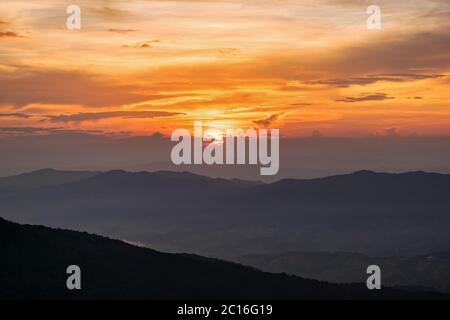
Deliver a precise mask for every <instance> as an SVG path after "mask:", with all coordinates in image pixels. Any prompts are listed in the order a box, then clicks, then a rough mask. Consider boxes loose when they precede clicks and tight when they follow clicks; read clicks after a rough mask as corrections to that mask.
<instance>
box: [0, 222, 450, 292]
mask: <svg viewBox="0 0 450 320" xmlns="http://www.w3.org/2000/svg"><path fill="white" fill-rule="evenodd" d="M0 261H1V264H0V298H2V299H23V298H32V299H48V298H67V299H77V298H88V299H90V298H101V299H104V298H114V299H128V298H137V299H175V298H177V299H197V298H208V299H214V298H217V299H226V298H233V299H241V298H245V299H266V298H272V299H280V298H287V299H318V298H323V299H380V298H386V299H404V298H411V299H429V298H445V296H442V295H439V294H429V293H428V294H421V293H417V294H416V293H408V292H402V291H397V290H393V289H389V288H385V289H383V290H381V291H376V292H374V291H368V290H367V289H366V288H365V286H363V285H331V284H327V283H321V282H318V281H313V280H305V279H301V278H297V277H293V276H287V275H280V274H278V275H277V274H270V273H263V272H260V271H258V270H255V269H252V268H248V267H244V266H240V265H236V264H232V263H228V262H224V261H219V260H212V259H206V258H200V257H195V256H189V255H174V254H164V253H160V252H157V251H153V250H149V249H144V248H139V247H134V246H131V245H128V244H125V243H123V242H120V241H116V240H110V239H107V238H103V237H99V236H95V235H90V234H87V233H80V232H73V231H62V230H53V229H49V228H46V227H39V226H29V225H18V224H14V223H11V222H8V221H6V220H3V219H0ZM72 264H76V265H79V266H80V267H81V270H82V290H81V291H69V290H67V289H66V287H65V283H66V277H67V275H66V274H65V270H66V268H67V266H69V265H72Z"/></svg>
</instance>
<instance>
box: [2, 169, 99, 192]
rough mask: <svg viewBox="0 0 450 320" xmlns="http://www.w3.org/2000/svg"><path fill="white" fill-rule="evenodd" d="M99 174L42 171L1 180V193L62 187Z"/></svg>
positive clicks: (93, 172)
mask: <svg viewBox="0 0 450 320" xmlns="http://www.w3.org/2000/svg"><path fill="white" fill-rule="evenodd" d="M96 174H98V172H95V171H58V170H53V169H42V170H38V171H34V172H30V173H24V174H21V175H18V176H11V177H3V178H0V192H2V191H3V192H5V191H6V192H7V191H17V190H26V189H33V188H41V187H48V186H54V185H61V184H65V183H71V182H76V181H79V180H83V179H86V178H90V177H92V176H94V175H96Z"/></svg>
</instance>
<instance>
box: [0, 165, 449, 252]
mask: <svg viewBox="0 0 450 320" xmlns="http://www.w3.org/2000/svg"><path fill="white" fill-rule="evenodd" d="M34 176H35V179H36V181H41V182H39V183H41V184H42V187H37V188H26V189H14V188H12V189H10V190H4V191H3V193H1V194H0V212H2V215H3V216H4V217H5V218H9V219H12V220H14V221H18V222H22V223H32V224H43V225H47V226H50V227H63V228H69V229H75V230H83V231H84V230H85V231H88V232H92V233H97V234H101V235H107V236H111V237H114V238H118V239H124V240H127V241H132V242H137V243H141V244H143V245H146V246H149V247H153V248H157V249H158V250H163V251H169V252H190V253H198V254H201V255H207V256H212V257H220V258H227V259H228V258H233V257H237V256H244V255H249V254H255V253H259V254H276V253H282V252H287V251H297V252H303V251H307V252H323V251H327V252H359V253H363V254H367V255H369V256H397V255H401V256H415V255H423V254H427V253H429V252H446V251H450V232H449V231H450V230H449V228H450V227H449V226H450V197H449V196H448V195H449V194H450V175H445V174H435V173H426V172H410V173H404V174H388V173H376V172H371V171H359V172H355V173H352V174H346V175H339V176H332V177H326V178H321V179H309V180H294V179H288V180H281V181H278V182H275V183H270V184H262V183H248V182H242V181H236V180H224V179H213V178H208V177H204V176H199V175H195V174H191V173H187V172H184V173H179V172H167V171H160V172H134V173H131V172H126V171H109V172H102V173H97V174H93V175H89V176H87V177H85V178H82V179H76V180H75V181H72V182H67V181H65V182H64V183H61V184H51V185H48V184H47V185H46V181H47V176H46V175H44V174H42V173H39V172H38V173H34ZM39 176H42V177H41V178H39Z"/></svg>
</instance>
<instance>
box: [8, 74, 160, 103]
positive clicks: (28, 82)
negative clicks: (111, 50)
mask: <svg viewBox="0 0 450 320" xmlns="http://www.w3.org/2000/svg"><path fill="white" fill-rule="evenodd" d="M139 89H142V88H140V87H136V86H133V85H121V84H116V83H114V82H113V81H108V80H107V78H105V77H102V76H100V75H95V74H88V73H84V72H75V71H54V70H40V71H37V70H26V69H21V70H20V71H17V72H13V73H5V72H4V73H0V105H1V104H11V105H13V106H16V107H23V106H26V105H28V104H60V105H83V106H93V107H106V106H117V105H123V104H132V103H138V102H145V101H149V100H153V99H159V98H161V96H160V95H159V94H152V93H149V92H148V91H149V90H147V91H145V93H134V92H137V91H139ZM140 92H142V90H141V91H140Z"/></svg>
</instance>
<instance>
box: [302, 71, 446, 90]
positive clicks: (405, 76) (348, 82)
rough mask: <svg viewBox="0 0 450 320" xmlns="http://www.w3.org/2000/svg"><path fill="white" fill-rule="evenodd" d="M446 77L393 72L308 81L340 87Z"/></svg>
mask: <svg viewBox="0 0 450 320" xmlns="http://www.w3.org/2000/svg"><path fill="white" fill-rule="evenodd" d="M440 77H445V75H442V74H416V73H391V74H389V73H388V74H375V75H368V76H363V77H350V78H339V79H327V80H313V81H306V82H305V84H308V85H329V86H334V87H340V88H347V87H349V86H352V85H368V84H373V83H375V82H378V81H386V82H406V81H411V80H423V79H434V78H440Z"/></svg>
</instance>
